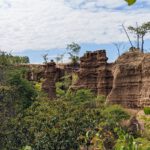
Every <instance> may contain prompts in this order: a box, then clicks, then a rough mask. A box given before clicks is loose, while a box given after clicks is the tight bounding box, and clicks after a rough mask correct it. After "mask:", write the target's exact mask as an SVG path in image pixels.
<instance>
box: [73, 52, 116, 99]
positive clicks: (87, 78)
mask: <svg viewBox="0 0 150 150" xmlns="http://www.w3.org/2000/svg"><path fill="white" fill-rule="evenodd" d="M107 59H108V58H107V57H106V51H105V50H98V51H95V52H87V53H86V54H85V55H84V56H83V57H81V59H80V70H79V73H78V76H79V80H78V82H77V84H76V85H74V86H73V88H74V89H78V88H89V89H91V90H92V91H93V92H94V93H96V94H100V95H105V96H107V95H108V94H109V92H110V90H111V88H112V80H113V76H112V73H111V67H112V65H113V64H108V63H107Z"/></svg>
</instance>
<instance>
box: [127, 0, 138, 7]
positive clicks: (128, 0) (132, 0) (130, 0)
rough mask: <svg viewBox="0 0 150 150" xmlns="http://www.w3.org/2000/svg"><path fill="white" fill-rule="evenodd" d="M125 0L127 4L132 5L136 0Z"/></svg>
mask: <svg viewBox="0 0 150 150" xmlns="http://www.w3.org/2000/svg"><path fill="white" fill-rule="evenodd" d="M125 1H126V2H127V3H128V5H129V6H130V5H133V4H134V3H135V2H136V0H125Z"/></svg>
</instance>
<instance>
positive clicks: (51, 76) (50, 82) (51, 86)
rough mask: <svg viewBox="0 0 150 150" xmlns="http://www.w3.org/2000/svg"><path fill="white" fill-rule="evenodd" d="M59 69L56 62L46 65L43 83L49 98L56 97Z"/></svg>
mask: <svg viewBox="0 0 150 150" xmlns="http://www.w3.org/2000/svg"><path fill="white" fill-rule="evenodd" d="M56 74H57V69H56V64H55V63H54V62H50V63H47V64H46V65H45V81H44V82H43V83H42V89H43V90H44V91H45V92H46V93H48V97H49V98H55V97H56V88H55V82H56V79H57V76H56Z"/></svg>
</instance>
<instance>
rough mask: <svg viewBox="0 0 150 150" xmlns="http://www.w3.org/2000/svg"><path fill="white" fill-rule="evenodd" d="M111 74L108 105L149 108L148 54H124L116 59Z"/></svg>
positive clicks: (149, 70) (149, 67)
mask: <svg viewBox="0 0 150 150" xmlns="http://www.w3.org/2000/svg"><path fill="white" fill-rule="evenodd" d="M112 72H113V78H114V79H113V86H112V90H111V92H110V94H109V95H108V97H107V101H108V102H109V103H113V104H121V105H123V106H125V107H130V108H136V107H144V106H150V54H143V53H141V52H139V51H138V50H137V51H130V52H126V53H125V54H123V55H122V56H120V57H119V58H118V59H117V61H116V62H115V65H114V67H113V68H112Z"/></svg>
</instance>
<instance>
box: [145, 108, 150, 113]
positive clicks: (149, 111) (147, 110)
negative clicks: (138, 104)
mask: <svg viewBox="0 0 150 150" xmlns="http://www.w3.org/2000/svg"><path fill="white" fill-rule="evenodd" d="M144 113H145V114H146V115H150V107H145V108H144Z"/></svg>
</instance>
